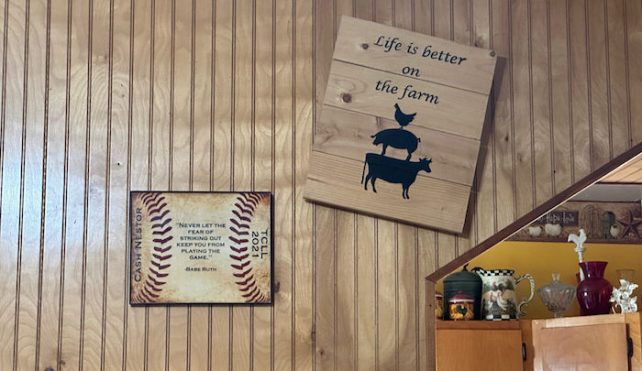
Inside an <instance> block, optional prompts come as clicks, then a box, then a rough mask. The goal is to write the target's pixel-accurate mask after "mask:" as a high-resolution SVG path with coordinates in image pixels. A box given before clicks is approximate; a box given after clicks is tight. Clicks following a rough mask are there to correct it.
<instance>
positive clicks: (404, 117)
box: [395, 103, 417, 127]
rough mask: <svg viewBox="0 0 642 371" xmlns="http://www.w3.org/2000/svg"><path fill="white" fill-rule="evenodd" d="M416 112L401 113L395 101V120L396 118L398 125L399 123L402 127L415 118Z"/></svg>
mask: <svg viewBox="0 0 642 371" xmlns="http://www.w3.org/2000/svg"><path fill="white" fill-rule="evenodd" d="M416 114H417V113H416V112H415V113H411V114H407V113H403V111H401V108H400V107H399V105H398V104H397V103H395V120H397V122H398V123H399V125H401V126H402V127H403V126H406V125H408V124H410V123H411V122H412V120H414V119H415V115H416Z"/></svg>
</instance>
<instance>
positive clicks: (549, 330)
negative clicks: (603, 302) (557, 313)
mask: <svg viewBox="0 0 642 371" xmlns="http://www.w3.org/2000/svg"><path fill="white" fill-rule="evenodd" d="M531 326H532V333H533V334H532V348H533V349H534V354H533V370H535V371H547V370H587V371H588V370H596V371H597V370H599V371H627V370H642V357H641V356H642V354H641V352H642V344H641V343H642V338H641V337H640V314H639V313H630V314H612V315H602V316H587V317H569V318H558V319H549V320H533V321H532V325H531ZM629 356H631V357H629Z"/></svg>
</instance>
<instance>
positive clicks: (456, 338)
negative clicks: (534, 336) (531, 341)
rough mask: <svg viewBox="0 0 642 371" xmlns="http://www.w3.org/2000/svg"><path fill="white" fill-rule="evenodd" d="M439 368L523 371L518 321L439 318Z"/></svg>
mask: <svg viewBox="0 0 642 371" xmlns="http://www.w3.org/2000/svg"><path fill="white" fill-rule="evenodd" d="M436 356H437V370H439V371H449V370H458V371H467V370H471V371H472V370H475V371H478V370H494V371H504V370H506V371H517V370H522V365H523V360H522V331H521V329H520V324H519V322H518V321H502V322H491V321H437V351H436Z"/></svg>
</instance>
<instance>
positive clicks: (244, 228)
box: [229, 193, 267, 303]
mask: <svg viewBox="0 0 642 371" xmlns="http://www.w3.org/2000/svg"><path fill="white" fill-rule="evenodd" d="M264 197H265V196H264V195H262V194H261V195H256V194H252V193H241V194H240V196H238V197H237V198H236V201H235V202H234V209H232V214H234V215H233V216H232V217H230V219H229V220H230V223H231V225H230V228H229V229H230V232H232V234H231V235H230V236H229V241H230V250H231V252H230V254H229V256H230V258H232V259H233V260H234V261H235V264H230V266H231V267H232V269H234V273H233V274H234V277H236V278H238V279H239V281H236V284H237V285H238V288H239V290H240V291H241V292H242V294H241V296H242V297H243V298H244V299H245V302H247V303H249V302H261V301H265V299H267V296H266V295H265V294H264V293H262V292H261V289H259V287H258V286H257V285H256V280H255V279H254V274H253V268H252V264H251V263H252V261H251V260H249V257H250V254H248V253H246V252H247V251H248V249H249V247H248V243H249V239H248V238H247V236H248V235H249V234H250V232H249V231H248V229H249V228H250V224H249V223H251V221H252V220H251V218H250V217H251V216H254V212H255V211H256V207H257V206H258V204H259V202H261V200H262V199H263V198H264ZM248 215H249V216H250V217H248Z"/></svg>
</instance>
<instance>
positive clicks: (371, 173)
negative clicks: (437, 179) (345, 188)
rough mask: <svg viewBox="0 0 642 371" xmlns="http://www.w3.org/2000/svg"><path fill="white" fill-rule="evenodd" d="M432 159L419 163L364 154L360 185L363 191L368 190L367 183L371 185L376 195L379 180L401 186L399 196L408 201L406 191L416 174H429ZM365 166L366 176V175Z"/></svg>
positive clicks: (421, 160)
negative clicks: (376, 184)
mask: <svg viewBox="0 0 642 371" xmlns="http://www.w3.org/2000/svg"><path fill="white" fill-rule="evenodd" d="M431 162H432V159H426V158H422V159H420V160H419V161H408V160H399V159H396V158H391V157H385V156H382V155H379V154H376V153H366V159H365V161H364V162H363V172H362V173H361V183H362V184H363V187H364V189H365V190H366V191H367V190H368V182H370V183H371V184H372V190H373V191H374V192H375V193H376V192H377V189H376V188H375V181H376V180H377V179H379V178H381V179H382V180H385V181H386V182H389V183H395V184H401V196H402V197H403V198H404V199H409V198H410V195H409V194H408V190H409V189H410V186H411V185H412V184H413V183H414V182H415V180H416V179H417V174H418V173H419V172H420V171H421V170H423V171H425V172H427V173H430V172H431V171H432V170H430V163H431ZM366 165H368V174H367V175H366ZM364 180H365V181H364Z"/></svg>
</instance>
